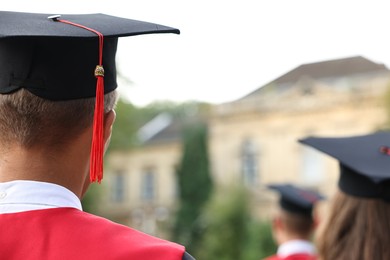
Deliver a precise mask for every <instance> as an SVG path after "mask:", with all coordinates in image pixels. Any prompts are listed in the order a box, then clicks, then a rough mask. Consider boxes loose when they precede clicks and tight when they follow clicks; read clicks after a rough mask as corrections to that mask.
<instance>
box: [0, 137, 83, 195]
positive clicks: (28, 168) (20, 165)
mask: <svg viewBox="0 0 390 260" xmlns="http://www.w3.org/2000/svg"><path fill="white" fill-rule="evenodd" d="M86 147H90V146H88V145H86ZM61 150H62V152H59V151H57V150H55V149H54V148H47V147H46V148H45V147H43V148H42V147H40V148H36V147H34V148H29V149H26V148H23V147H20V146H12V147H9V148H8V149H7V150H6V151H4V150H1V151H0V182H7V181H14V180H34V181H42V182H49V183H54V184H58V185H61V186H63V187H65V188H67V189H69V190H71V191H72V192H73V193H74V194H76V196H78V197H79V198H81V196H82V194H83V187H84V185H85V179H86V175H87V173H88V167H89V164H88V162H89V161H88V159H89V149H88V150H87V151H86V148H85V146H84V147H83V146H82V145H81V144H78V143H75V144H72V145H69V147H68V146H67V147H66V149H61Z"/></svg>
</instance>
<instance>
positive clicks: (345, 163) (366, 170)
mask: <svg viewBox="0 0 390 260" xmlns="http://www.w3.org/2000/svg"><path fill="white" fill-rule="evenodd" d="M299 142H301V143H303V144H305V145H308V146H311V147H313V148H316V149H318V150H319V151H321V152H324V153H326V154H328V155H330V156H332V157H334V158H335V159H337V160H338V161H339V164H340V178H339V188H340V189H341V190H342V191H343V192H345V193H347V194H349V195H352V196H355V197H361V198H382V199H384V200H386V201H388V202H390V133H387V132H378V133H374V134H368V135H361V136H349V137H333V138H326V137H308V138H305V139H302V140H299Z"/></svg>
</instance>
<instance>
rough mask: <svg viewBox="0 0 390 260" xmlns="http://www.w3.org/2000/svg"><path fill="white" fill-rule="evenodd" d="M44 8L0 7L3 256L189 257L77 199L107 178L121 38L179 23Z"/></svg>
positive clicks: (172, 30)
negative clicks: (24, 10) (87, 207)
mask: <svg viewBox="0 0 390 260" xmlns="http://www.w3.org/2000/svg"><path fill="white" fill-rule="evenodd" d="M48 16H49V15H48V14H38V13H19V12H6V11H1V12H0V68H1V70H0V225H1V234H0V245H1V247H0V258H1V259H7V260H12V259H72V260H74V259H105V260H107V259H142V260H152V259H159V260H161V259H163V260H164V259H166V260H180V259H193V258H192V257H191V256H190V255H189V254H188V253H186V252H185V248H184V246H181V245H179V244H176V243H172V242H169V241H166V240H162V239H159V238H156V237H152V236H149V235H146V234H144V233H141V232H139V231H136V230H133V229H131V228H128V227H125V226H122V225H119V224H116V223H113V222H111V221H109V220H106V219H104V218H101V217H98V216H94V215H91V214H88V213H86V212H83V211H82V208H81V203H80V199H81V198H82V197H83V196H84V194H85V192H86V191H87V189H88V187H89V185H90V183H91V182H95V181H97V182H100V181H101V180H102V177H103V176H102V174H103V154H104V151H105V149H106V148H107V146H108V143H109V139H110V136H111V130H112V125H113V123H114V120H115V112H114V106H115V102H116V99H117V98H116V90H115V89H116V87H117V84H116V70H115V53H116V48H117V41H118V37H122V36H132V35H139V34H150V33H179V30H177V29H175V28H171V27H166V26H162V25H158V24H153V23H147V22H142V21H136V20H130V19H124V18H119V17H114V16H108V15H104V14H90V15H63V16H62V17H60V16H50V17H48ZM94 71H95V73H94Z"/></svg>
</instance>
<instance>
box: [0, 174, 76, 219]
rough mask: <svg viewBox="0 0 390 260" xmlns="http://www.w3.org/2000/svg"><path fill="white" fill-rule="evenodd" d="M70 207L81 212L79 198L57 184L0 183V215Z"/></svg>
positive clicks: (30, 182)
mask: <svg viewBox="0 0 390 260" xmlns="http://www.w3.org/2000/svg"><path fill="white" fill-rule="evenodd" d="M58 207H72V208H76V209H79V210H82V207H81V202H80V200H79V198H78V197H77V196H76V195H75V194H74V193H73V192H71V191H70V190H68V189H67V188H65V187H62V186H60V185H57V184H53V183H47V182H38V181H10V182H2V183H0V213H15V212H22V211H28V210H36V209H48V208H58Z"/></svg>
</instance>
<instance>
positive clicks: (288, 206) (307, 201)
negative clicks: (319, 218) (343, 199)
mask: <svg viewBox="0 0 390 260" xmlns="http://www.w3.org/2000/svg"><path fill="white" fill-rule="evenodd" d="M267 187H268V188H269V189H272V190H275V191H277V192H278V193H279V194H280V199H279V204H280V207H281V208H282V209H284V210H286V211H288V212H291V213H296V214H300V215H304V216H309V217H311V216H312V210H313V206H314V205H315V203H317V202H318V201H320V200H323V199H324V197H323V196H322V195H321V194H319V193H318V192H315V191H312V190H309V189H303V188H301V187H297V186H295V185H292V184H271V185H268V186H267Z"/></svg>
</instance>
